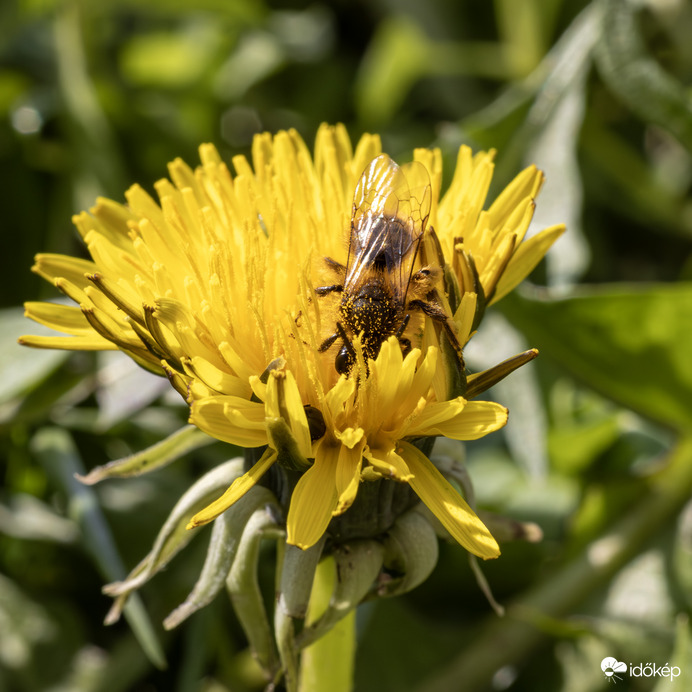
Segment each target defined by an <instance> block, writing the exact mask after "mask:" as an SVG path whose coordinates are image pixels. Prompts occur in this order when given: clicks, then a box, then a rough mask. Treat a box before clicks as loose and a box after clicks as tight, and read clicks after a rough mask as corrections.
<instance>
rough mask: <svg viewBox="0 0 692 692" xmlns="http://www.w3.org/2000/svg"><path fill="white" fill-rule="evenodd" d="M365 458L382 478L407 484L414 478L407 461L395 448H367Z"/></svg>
mask: <svg viewBox="0 0 692 692" xmlns="http://www.w3.org/2000/svg"><path fill="white" fill-rule="evenodd" d="M364 456H365V458H366V459H367V460H368V462H369V463H370V465H371V466H372V467H373V469H374V470H375V471H376V472H377V474H378V475H379V476H381V477H382V478H391V479H392V480H396V481H400V482H405V481H408V480H409V479H410V478H411V477H412V476H411V470H410V469H409V467H408V465H407V464H406V461H405V460H404V459H403V458H402V457H401V456H399V455H398V454H397V453H396V451H395V449H394V447H393V446H392V447H389V448H378V447H373V448H366V449H365V452H364Z"/></svg>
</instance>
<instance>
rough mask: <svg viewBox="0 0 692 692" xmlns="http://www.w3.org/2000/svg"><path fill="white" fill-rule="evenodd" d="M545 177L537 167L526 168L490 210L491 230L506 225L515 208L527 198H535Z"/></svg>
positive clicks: (500, 195) (499, 196)
mask: <svg viewBox="0 0 692 692" xmlns="http://www.w3.org/2000/svg"><path fill="white" fill-rule="evenodd" d="M544 179H545V176H544V175H543V171H541V170H539V169H538V168H536V166H529V167H528V168H525V169H524V170H523V171H522V172H521V173H519V175H517V176H516V177H515V178H514V180H512V182H511V183H510V184H509V185H507V187H506V188H505V189H504V190H503V191H502V192H501V193H500V194H499V195H498V197H497V199H496V200H495V201H494V202H493V204H492V206H491V207H490V209H489V210H488V219H489V222H490V227H491V228H498V227H501V226H503V225H504V222H505V221H506V219H508V218H509V217H510V216H511V215H512V213H513V212H514V210H515V208H516V207H517V206H518V205H519V204H521V202H522V200H523V199H524V198H525V197H530V198H535V197H536V195H537V194H538V191H539V190H540V189H541V185H542V184H543V181H544Z"/></svg>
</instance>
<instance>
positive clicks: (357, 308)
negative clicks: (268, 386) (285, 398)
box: [315, 154, 463, 374]
mask: <svg viewBox="0 0 692 692" xmlns="http://www.w3.org/2000/svg"><path fill="white" fill-rule="evenodd" d="M431 200H432V193H431V188H430V179H429V176H428V173H427V170H426V169H425V167H424V166H423V165H422V164H420V163H417V162H414V163H411V164H407V165H406V166H404V167H403V168H400V167H399V166H397V164H396V163H394V161H392V159H391V158H389V156H387V155H386V154H381V155H380V156H378V157H377V158H375V159H373V161H371V163H370V164H369V165H368V166H367V167H366V169H365V170H364V171H363V174H362V175H361V177H360V179H359V181H358V184H357V185H356V190H355V193H354V196H353V211H352V216H351V229H350V238H349V248H348V259H347V261H346V265H345V266H344V265H342V264H340V263H339V262H337V261H336V260H334V259H332V258H330V257H325V258H324V261H325V263H326V265H327V266H328V267H329V269H330V270H331V271H332V272H333V273H334V274H335V275H336V276H337V278H338V283H334V284H332V285H329V286H319V287H317V288H315V293H316V294H317V295H318V296H325V295H327V294H330V293H340V294H341V300H340V303H339V306H338V310H337V321H336V330H335V332H334V333H333V334H332V335H330V336H328V337H327V338H326V339H325V340H324V341H323V342H322V344H321V345H320V347H319V351H320V352H325V351H327V350H328V349H329V348H331V347H332V345H333V344H334V343H335V342H337V340H340V341H341V347H340V348H339V351H338V352H337V354H336V357H335V360H334V367H335V368H336V370H337V372H339V373H340V374H348V373H349V372H350V370H351V369H352V367H353V365H354V364H355V362H356V351H355V349H354V347H353V339H354V337H356V336H359V337H360V343H361V345H362V349H363V355H364V357H365V360H366V363H367V360H368V359H370V358H373V359H374V358H376V357H377V355H378V353H379V352H380V348H381V347H382V344H383V343H384V342H385V341H386V340H387V339H388V338H389V337H390V336H395V337H396V338H397V339H398V340H399V343H400V345H401V350H402V352H403V353H404V355H405V354H406V353H408V352H409V351H410V350H411V348H412V346H411V340H410V339H409V338H408V337H407V336H405V332H406V330H407V328H410V327H409V324H410V323H411V322H412V321H414V322H418V323H422V319H423V317H422V316H423V315H427V316H428V317H430V318H432V319H433V320H434V321H435V322H437V323H438V324H440V325H441V326H442V327H443V328H444V330H445V333H446V334H447V337H448V339H449V341H450V343H451V345H452V347H453V348H454V350H455V351H456V353H457V355H458V357H459V360H460V363H461V368H462V371H463V361H462V360H461V346H460V345H459V342H458V339H457V337H456V334H455V332H454V328H453V326H452V321H451V319H450V318H449V316H448V314H447V313H446V312H445V311H444V309H443V308H442V306H441V305H440V303H439V298H438V294H437V291H436V288H435V285H436V283H437V281H438V279H439V278H440V275H441V269H440V267H439V266H431V265H427V266H422V267H420V268H418V269H416V267H417V266H418V265H420V264H421V262H420V255H421V254H422V253H421V252H420V250H421V243H422V240H423V235H424V233H425V232H426V228H427V223H428V217H429V215H430V206H431ZM428 230H429V232H431V233H434V231H433V230H432V228H429V229H428Z"/></svg>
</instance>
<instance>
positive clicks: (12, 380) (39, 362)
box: [0, 308, 69, 404]
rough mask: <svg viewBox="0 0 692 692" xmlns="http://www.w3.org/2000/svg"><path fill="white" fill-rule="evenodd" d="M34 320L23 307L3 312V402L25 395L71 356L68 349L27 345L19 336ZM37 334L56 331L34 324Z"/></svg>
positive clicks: (0, 340) (0, 315)
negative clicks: (27, 346)
mask: <svg viewBox="0 0 692 692" xmlns="http://www.w3.org/2000/svg"><path fill="white" fill-rule="evenodd" d="M30 324H31V323H30V322H28V321H27V319H26V317H24V310H23V309H22V308H9V309H7V310H1V311H0V353H2V360H0V382H2V388H0V403H3V404H4V403H6V402H8V401H11V400H12V399H14V398H15V397H17V396H20V395H22V394H26V393H27V392H28V391H29V390H30V389H32V388H33V387H35V386H36V385H37V384H38V383H40V382H41V381H42V380H43V379H45V378H46V377H47V376H48V375H49V374H50V373H51V372H53V371H54V370H55V369H56V368H57V367H58V366H59V365H60V364H61V363H62V362H64V361H65V360H66V358H67V357H68V355H69V354H68V353H67V352H65V351H48V350H37V349H33V348H26V347H24V346H20V345H19V344H18V343H17V339H18V338H19V337H20V336H21V335H22V334H24V333H25V332H26V331H27V325H30ZM32 331H33V332H34V333H35V334H54V332H53V331H52V330H51V329H48V328H46V327H43V326H41V325H33V326H32Z"/></svg>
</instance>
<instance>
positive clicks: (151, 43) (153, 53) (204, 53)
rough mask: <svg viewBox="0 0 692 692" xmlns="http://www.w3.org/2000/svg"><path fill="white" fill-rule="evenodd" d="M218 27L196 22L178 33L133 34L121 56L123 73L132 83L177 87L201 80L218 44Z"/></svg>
mask: <svg viewBox="0 0 692 692" xmlns="http://www.w3.org/2000/svg"><path fill="white" fill-rule="evenodd" d="M221 40H222V36H221V34H220V27H219V26H218V23H217V24H213V23H212V22H211V20H210V21H208V22H205V23H200V22H197V23H195V24H193V25H192V26H189V25H188V26H187V27H186V30H184V31H178V32H149V33H146V34H140V35H137V36H134V37H133V38H132V39H131V40H130V41H129V42H128V43H127V44H125V46H123V49H122V52H121V55H120V66H121V69H122V73H123V76H124V77H125V78H126V79H129V80H130V81H131V82H132V83H133V84H136V85H139V86H142V85H146V86H158V87H162V88H166V89H171V88H176V89H180V88H183V87H186V86H189V85H192V84H194V83H195V82H197V81H199V80H200V79H202V78H203V77H204V76H205V75H206V74H207V73H208V70H209V67H210V66H211V62H212V60H213V59H214V56H215V54H216V52H217V51H218V49H219V47H220V45H221Z"/></svg>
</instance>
